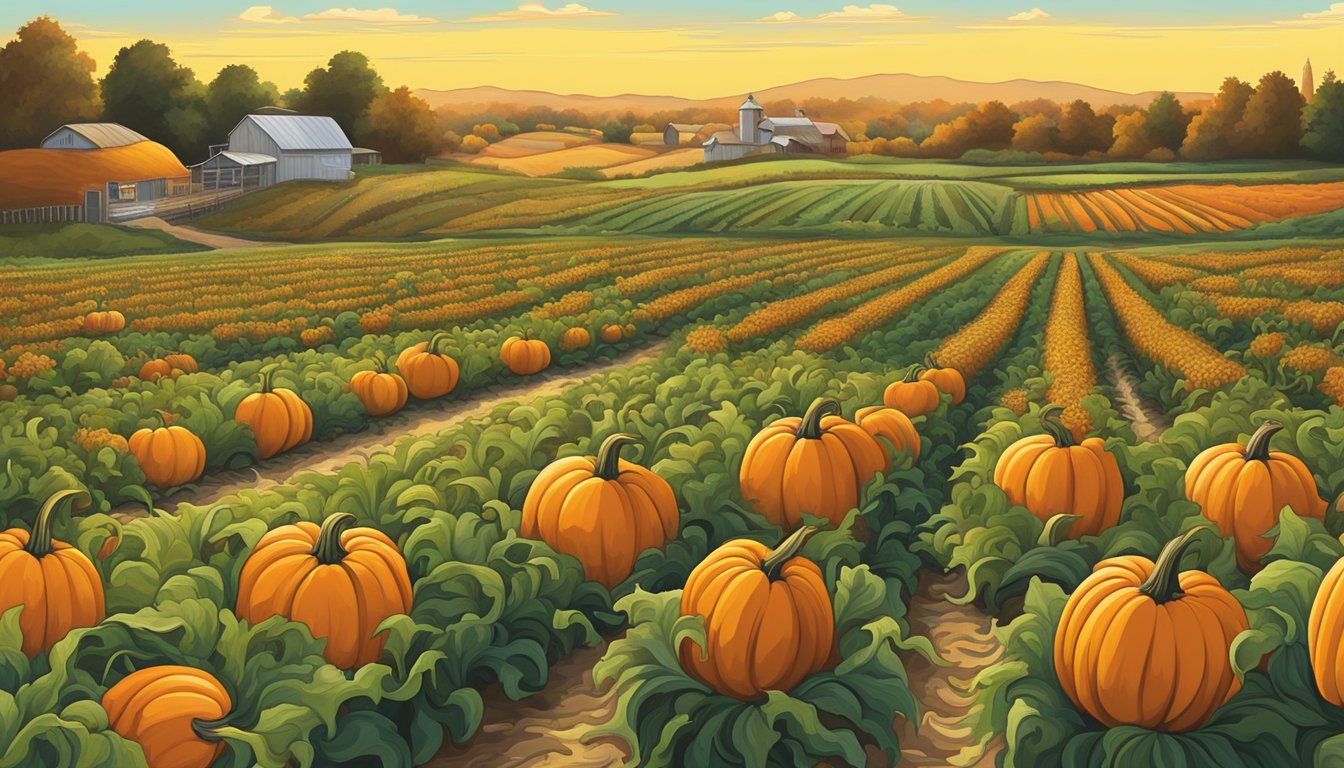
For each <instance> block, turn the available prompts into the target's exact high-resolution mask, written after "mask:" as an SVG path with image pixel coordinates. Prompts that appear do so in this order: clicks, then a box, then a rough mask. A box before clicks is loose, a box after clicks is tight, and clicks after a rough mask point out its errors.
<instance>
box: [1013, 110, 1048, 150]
mask: <svg viewBox="0 0 1344 768" xmlns="http://www.w3.org/2000/svg"><path fill="white" fill-rule="evenodd" d="M1058 142H1059V127H1058V126H1056V125H1055V121H1054V120H1052V119H1050V117H1049V115H1047V114H1045V113H1044V112H1037V113H1036V114H1034V115H1032V116H1030V117H1025V118H1023V119H1021V120H1019V121H1018V122H1017V124H1016V125H1014V126H1013V143H1012V148H1013V149H1015V150H1017V151H1018V152H1051V151H1053V150H1054V149H1055V146H1056V144H1057V143H1058Z"/></svg>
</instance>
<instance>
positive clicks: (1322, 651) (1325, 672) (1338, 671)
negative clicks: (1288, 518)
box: [1307, 558, 1344, 707]
mask: <svg viewBox="0 0 1344 768" xmlns="http://www.w3.org/2000/svg"><path fill="white" fill-rule="evenodd" d="M1341 579H1344V558H1341V559H1340V560H1338V561H1336V562H1335V565H1334V567H1332V568H1331V569H1330V571H1329V573H1327V574H1325V578H1324V579H1323V580H1322V581H1321V586H1320V588H1319V589H1317V590H1316V599H1315V600H1314V601H1313V602H1312V604H1311V617H1310V619H1308V621H1307V648H1308V650H1309V652H1310V655H1311V671H1312V674H1314V675H1315V676H1316V688H1317V690H1319V691H1320V692H1321V696H1322V697H1323V698H1324V699H1325V700H1326V701H1328V702H1330V703H1331V704H1334V705H1335V706H1336V707H1344V663H1342V662H1344V645H1342V644H1341V638H1344V599H1342V598H1344V586H1342V585H1344V581H1341Z"/></svg>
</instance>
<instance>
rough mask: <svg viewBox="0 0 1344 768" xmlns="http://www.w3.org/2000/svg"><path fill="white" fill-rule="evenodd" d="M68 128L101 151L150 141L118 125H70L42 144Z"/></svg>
mask: <svg viewBox="0 0 1344 768" xmlns="http://www.w3.org/2000/svg"><path fill="white" fill-rule="evenodd" d="M66 128H69V129H70V130H72V131H74V132H75V133H78V134H79V135H80V136H83V137H84V138H86V139H88V140H89V141H91V142H93V145H94V146H96V147H98V148H99V149H111V148H112V147H125V146H129V145H131V144H139V143H140V142H142V141H149V139H147V138H145V137H144V136H142V135H140V134H138V133H136V132H135V131H132V130H131V129H130V128H127V127H126V126H124V125H120V124H118V123H69V124H67V125H63V126H61V127H60V128H57V129H56V130H54V131H52V132H51V133H50V134H48V135H47V138H46V139H43V140H42V143H43V144H45V143H46V142H47V139H50V138H51V137H52V136H55V135H56V134H58V133H60V132H61V131H63V130H65V129H66Z"/></svg>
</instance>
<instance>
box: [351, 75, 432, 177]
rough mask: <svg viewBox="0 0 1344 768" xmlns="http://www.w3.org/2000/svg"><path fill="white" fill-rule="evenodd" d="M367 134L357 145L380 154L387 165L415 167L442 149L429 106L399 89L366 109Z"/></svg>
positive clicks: (403, 87)
mask: <svg viewBox="0 0 1344 768" xmlns="http://www.w3.org/2000/svg"><path fill="white" fill-rule="evenodd" d="M368 125H369V130H368V133H366V134H363V135H362V136H360V144H362V145H364V146H368V147H371V148H373V149H376V150H378V151H380V152H382V153H383V159H384V160H385V161H387V162H389V163H419V162H423V161H424V159H425V158H427V157H432V156H434V155H437V154H438V153H439V152H440V151H442V150H443V148H444V134H443V132H442V131H440V130H439V127H438V123H437V122H436V121H435V119H434V111H433V110H432V109H430V108H429V102H427V101H425V100H424V99H421V98H418V97H416V96H413V95H412V94H411V89H410V88H407V87H406V86H404V85H403V86H402V87H400V88H398V89H396V90H395V91H389V92H387V93H384V94H382V95H380V96H378V98H376V99H374V100H373V103H372V104H370V105H369V116H368Z"/></svg>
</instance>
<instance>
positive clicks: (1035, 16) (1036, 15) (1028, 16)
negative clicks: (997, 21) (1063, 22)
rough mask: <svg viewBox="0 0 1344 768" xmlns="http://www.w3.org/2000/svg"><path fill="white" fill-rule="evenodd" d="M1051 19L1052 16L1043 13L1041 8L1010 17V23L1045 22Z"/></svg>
mask: <svg viewBox="0 0 1344 768" xmlns="http://www.w3.org/2000/svg"><path fill="white" fill-rule="evenodd" d="M1048 18H1050V14H1048V13H1046V12H1045V11H1042V10H1041V9H1040V8H1032V9H1031V10H1030V11H1023V12H1021V13H1015V14H1013V15H1012V16H1009V17H1008V21H1045V20H1046V19H1048Z"/></svg>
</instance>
